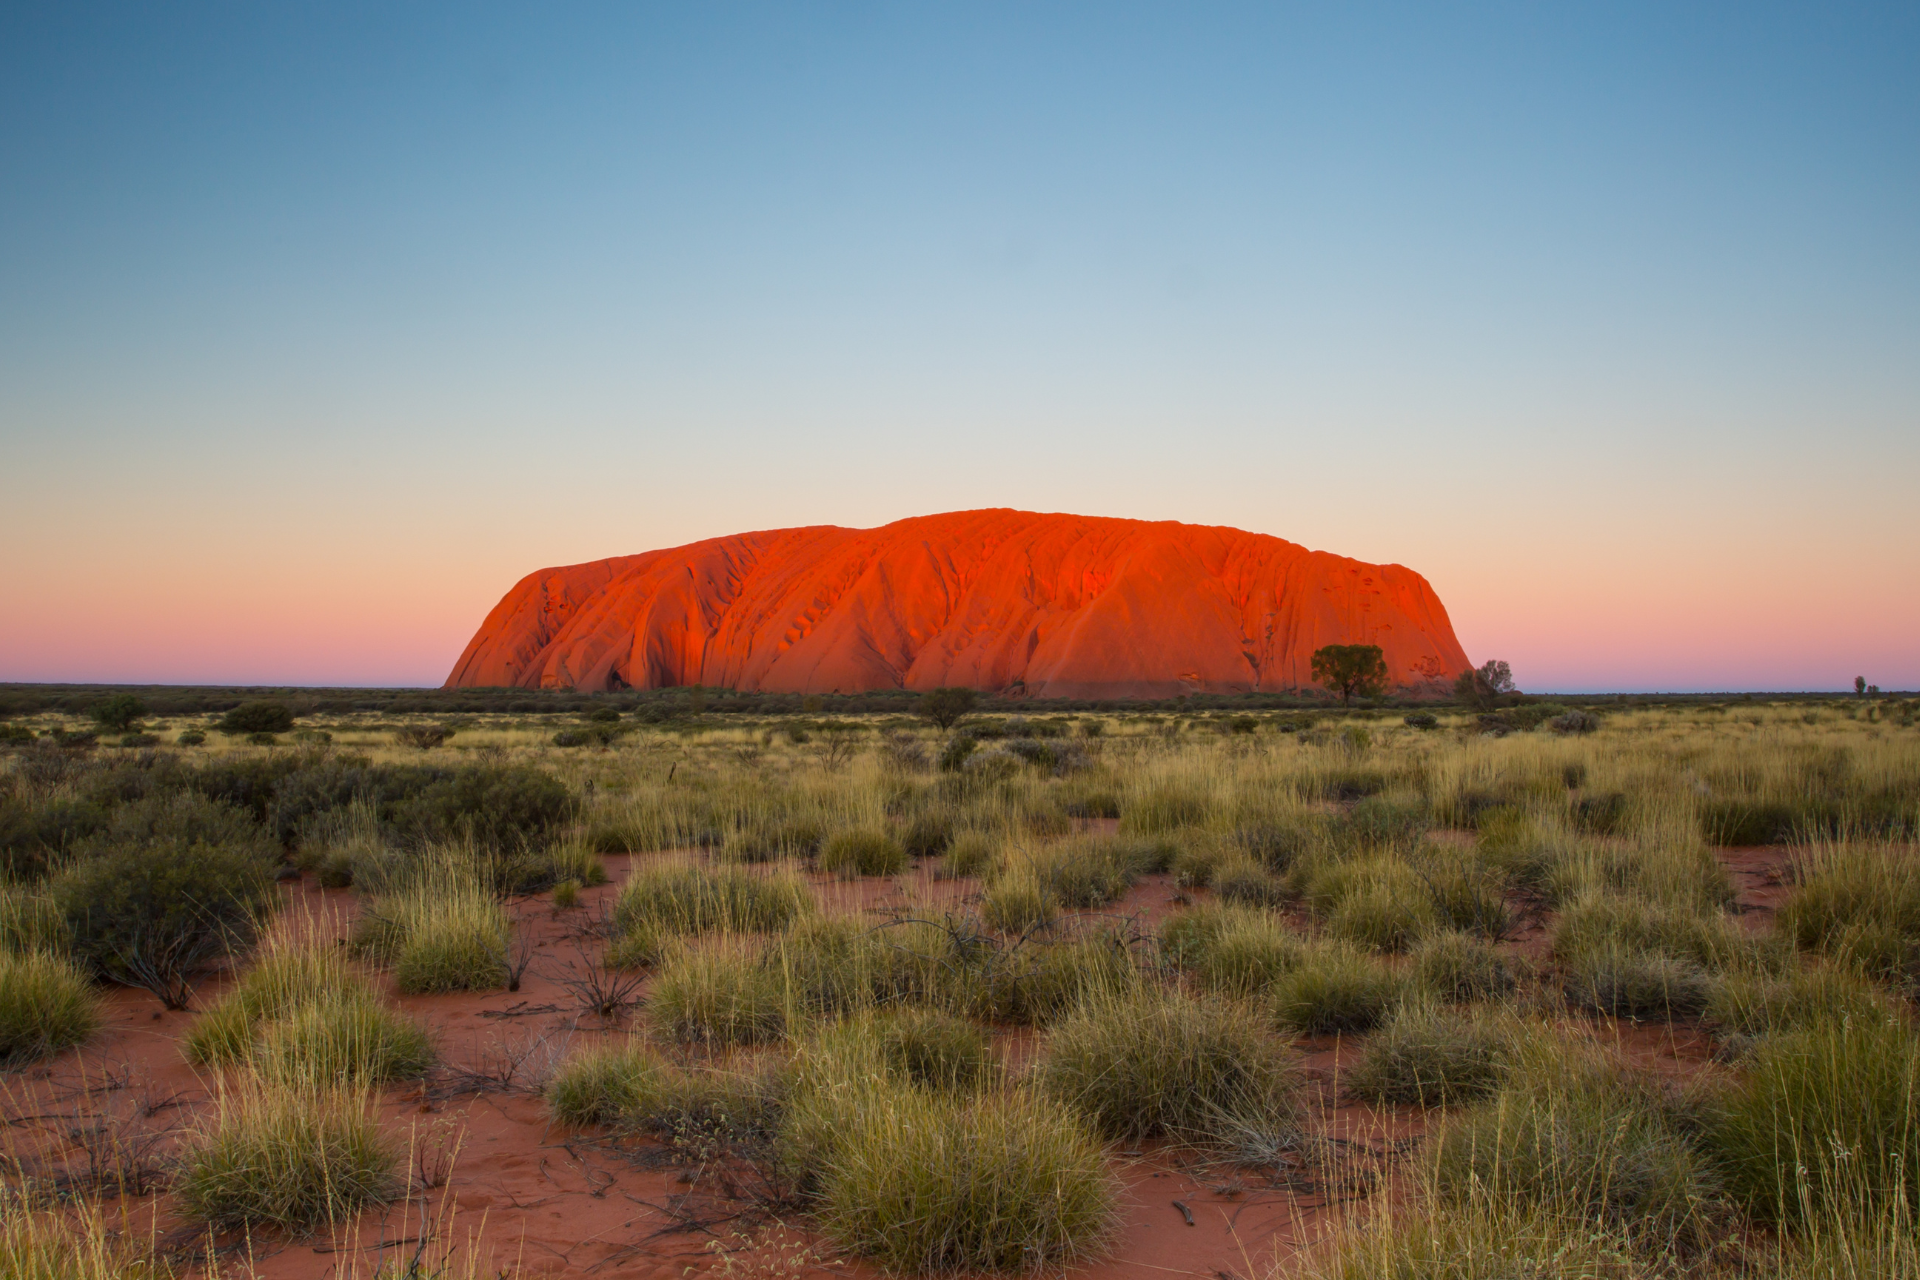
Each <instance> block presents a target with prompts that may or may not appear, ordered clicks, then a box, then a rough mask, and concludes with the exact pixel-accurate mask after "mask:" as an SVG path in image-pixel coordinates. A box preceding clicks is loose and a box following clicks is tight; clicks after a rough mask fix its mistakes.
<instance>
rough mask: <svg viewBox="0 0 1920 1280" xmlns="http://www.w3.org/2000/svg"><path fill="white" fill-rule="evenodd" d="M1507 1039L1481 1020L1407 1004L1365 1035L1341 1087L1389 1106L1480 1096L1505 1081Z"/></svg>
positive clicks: (1426, 1104) (1440, 1103) (1432, 1104)
mask: <svg viewBox="0 0 1920 1280" xmlns="http://www.w3.org/2000/svg"><path fill="white" fill-rule="evenodd" d="M1510 1039H1511V1037H1510V1036H1509V1035H1508V1034H1507V1033H1506V1032H1504V1031H1503V1030H1501V1029H1500V1028H1498V1027H1496V1026H1495V1025H1493V1024H1492V1023H1491V1022H1490V1021H1489V1020H1487V1019H1485V1018H1475V1017H1467V1016H1463V1015H1461V1014H1459V1013H1449V1012H1442V1011H1440V1010H1437V1009H1432V1008H1427V1007H1424V1006H1419V1005H1409V1006H1407V1007H1405V1008H1402V1009H1401V1010H1400V1012H1398V1013H1397V1014H1395V1015H1394V1016H1393V1017H1392V1018H1391V1019H1389V1020H1388V1021H1387V1023H1386V1024H1385V1025H1384V1026H1382V1027H1381V1028H1380V1029H1379V1030H1378V1031H1375V1032H1374V1033H1373V1034H1372V1035H1370V1036H1368V1037H1367V1042H1366V1046H1365V1048H1364V1049H1363V1050H1362V1051H1361V1054H1360V1059H1359V1061H1358V1062H1356V1063H1355V1064H1354V1065H1353V1066H1352V1067H1351V1068H1350V1069H1349V1070H1348V1071H1347V1074H1346V1078H1345V1081H1344V1083H1345V1084H1346V1087H1347V1091H1348V1092H1349V1093H1351V1094H1353V1096H1355V1097H1357V1098H1364V1099H1367V1100H1368V1101H1371V1102H1382V1103H1387V1104H1389V1105H1410V1106H1418V1107H1439V1106H1446V1105H1447V1104H1449V1103H1455V1102H1464V1101H1469V1100H1472V1099H1475V1098H1484V1097H1486V1096H1488V1095H1489V1094H1491V1093H1493V1092H1494V1091H1495V1090H1496V1089H1498V1088H1499V1087H1500V1085H1501V1083H1502V1081H1504V1080H1505V1078H1506V1074H1507V1062H1508V1051H1509V1041H1510Z"/></svg>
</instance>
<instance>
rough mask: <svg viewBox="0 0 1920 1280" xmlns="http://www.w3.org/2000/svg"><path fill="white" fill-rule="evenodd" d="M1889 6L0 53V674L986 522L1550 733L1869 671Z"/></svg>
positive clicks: (345, 649)
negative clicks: (1374, 579)
mask: <svg viewBox="0 0 1920 1280" xmlns="http://www.w3.org/2000/svg"><path fill="white" fill-rule="evenodd" d="M1915 67H1920V10H1916V9H1914V8H1912V7H1911V6H1900V7H1895V6H1879V7H1874V6H1843V5H1822V6H1812V5H1804V6H1748V7H1734V6H1719V7H1714V8H1708V7H1703V6H1653V5H1641V6H1625V5H1622V6H1611V7H1605V8H1602V7H1597V6H1595V7H1579V8H1576V7H1573V6H1556V7H1545V6H1519V5H1514V6H1476V7H1471V8H1459V9H1453V10H1450V11H1449V10H1443V9H1442V8H1440V7H1437V6H1414V5H1397V6H1340V7H1337V8H1336V7H1330V6H1329V7H1315V8H1312V9H1309V8H1304V7H1301V8H1287V7H1280V6H1261V7H1246V6H1211V7H1198V6H1171V5H1167V6H1116V5H1108V6H1000V7H996V6H988V5H971V6H964V7H962V6H948V7H939V6H878V5H860V4H832V5H820V6H811V7H802V6H752V5H730V6H724V7H722V6H708V7H696V6H672V7H667V6H657V7H647V6H621V7H594V6H585V5H579V6H552V7H538V8H536V7H518V8H511V9H510V8H504V7H489V6H482V5H462V6H428V5H412V6H371V5H369V6H349V5H339V6H325V7H320V6H315V7H308V8H294V7H262V6H245V7H242V6H231V7H219V6H195V5H184V6H169V7H164V8H161V7H151V6H131V5H128V6H90V7H87V8H85V9H57V8H48V9H45V10H44V11H41V12H37V13H35V12H27V11H25V10H24V8H16V9H13V10H9V11H7V12H5V13H4V14H0V174H4V181H3V182H0V449H3V450H4V455H3V457H4V462H5V465H4V466H3V467H0V473H3V474H0V545H5V546H6V547H7V548H9V551H10V554H9V555H7V556H6V557H4V564H0V679H8V678H12V679H83V678H85V679H180V680H223V681H225V680H244V679H257V680H299V681H311V682H353V683H359V682H373V683H388V682H404V683H432V682H437V681H438V679H439V678H441V676H442V675H444V673H445V670H446V668H447V667H448V666H449V665H451V662H452V660H453V658H454V657H455V656H456V655H457V653H458V651H459V648H460V646H461V644H462V643H464V640H465V638H466V635H467V633H468V632H469V631H470V630H471V629H472V627H473V626H474V625H476V624H477V622H478V620H479V618H480V616H481V615H482V614H484V612H485V610H486V608H487V607H488V606H489V605H490V604H491V603H492V601H493V599H495V598H496V597H497V596H498V595H499V593H500V592H501V591H503V590H504V589H505V588H506V587H507V586H508V585H509V584H510V583H511V582H512V580H513V579H515V578H517V577H518V576H519V575H520V574H522V573H524V572H526V571H528V570H530V569H533V568H536V567H538V566H540V565H543V564H552V563H564V562H570V561H577V560H582V559H590V558H595V557H598V556H603V555H611V554H618V553H624V552H631V551H637V550H644V549H646V548H649V547H655V546H665V545H673V544H676V543H680V542H686V541H691V540H693V539H696V538H701V537H707V536H712V535H715V534H720V533H727V532H732V531H735V530H739V529H746V528H766V527H777V526H783V525H790V524H802V523H837V524H848V525H867V524H876V523H881V522H884V521H887V520H891V519H896V518H899V517H902V516H907V515H914V514H924V513H926V512H930V511H938V510H948V509H955V508H962V507H974V506H989V505H993V506H1001V505H1004V506H1020V507H1029V508H1035V509H1043V510H1070V511H1080V512H1085V513H1088V514H1102V515H1122V516H1139V517H1149V518H1166V519H1181V520H1188V521H1193V522H1197V523H1214V524H1230V525H1236V526H1239V527H1243V528H1249V529H1256V530H1259V531H1261V532H1267V533H1273V534H1277V535H1279V536H1282V537H1286V538H1291V539H1293V540H1295V541H1299V542H1303V543H1306V544H1308V545H1310V546H1315V547H1321V548H1325V549H1328V550H1334V551H1339V552H1342V553H1345V554H1349V555H1354V556H1359V557H1361V558H1364V559H1370V560H1380V561H1397V562H1400V563H1404V564H1408V565H1411V566H1412V567H1414V568H1416V569H1418V570H1420V571H1421V572H1423V573H1425V574H1426V575H1427V576H1428V577H1429V578H1430V579H1431V580H1432V581H1433V582H1434V584H1435V586H1436V588H1437V589H1438V590H1439V591H1440V593H1441V596H1442V598H1443V599H1444V600H1446V602H1447V604H1448V606H1449V608H1450V609H1451V611H1452V613H1453V618H1454V622H1455V626H1456V628H1457V630H1458V631H1459V633H1460V635H1461V638H1462V640H1463V642H1464V643H1465V645H1466V647H1467V649H1468V652H1469V654H1470V655H1471V656H1473V657H1474V658H1475V659H1476V660H1478V659H1481V658H1485V657H1490V656H1499V657H1505V658H1507V659H1509V660H1510V661H1512V662H1513V664H1514V667H1515V670H1516V673H1517V674H1518V675H1519V676H1520V678H1521V683H1522V684H1523V685H1529V684H1531V685H1532V686H1533V687H1542V688H1544V687H1554V688H1567V689H1574V688H1592V689H1599V688H1819V687H1835V688H1837V687H1841V686H1844V685H1849V684H1850V683H1851V679H1852V676H1853V675H1854V674H1856V670H1859V671H1864V672H1865V673H1866V674H1868V676H1869V677H1870V678H1872V679H1874V680H1876V681H1877V682H1878V683H1880V684H1882V685H1885V686H1887V687H1894V686H1904V687H1909V688H1911V687H1915V686H1920V638H1917V637H1920V516H1916V514H1915V510H1916V504H1915V503H1914V502H1913V501H1912V498H1911V490H1912V477H1913V476H1914V475H1915V474H1920V472H1917V471H1916V464H1920V359H1917V358H1916V357H1920V248H1917V246H1916V234H1915V229H1916V228H1920V76H1916V75H1915V73H1914V68H1915Z"/></svg>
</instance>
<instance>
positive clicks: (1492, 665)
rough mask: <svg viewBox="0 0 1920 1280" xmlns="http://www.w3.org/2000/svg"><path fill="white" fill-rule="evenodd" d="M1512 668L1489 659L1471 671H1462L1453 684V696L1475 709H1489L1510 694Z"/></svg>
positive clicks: (1499, 661) (1495, 659) (1511, 689)
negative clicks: (1470, 704)
mask: <svg viewBox="0 0 1920 1280" xmlns="http://www.w3.org/2000/svg"><path fill="white" fill-rule="evenodd" d="M1513 691H1514V689H1513V668H1512V667H1509V666H1508V665H1507V664H1506V663H1505V662H1503V661H1501V660H1500V659H1498V658H1490V659H1488V660H1487V661H1485V662H1483V663H1481V664H1480V665H1479V666H1478V667H1476V668H1474V669H1473V670H1472V671H1463V672H1461V673H1460V678H1459V679H1458V680H1455V681H1454V682H1453V696H1454V697H1456V698H1458V699H1460V701H1462V702H1468V703H1472V704H1473V705H1474V706H1476V707H1490V706H1494V705H1495V704H1497V703H1498V702H1499V701H1500V699H1501V697H1502V696H1504V695H1506V694H1509V693H1512V692H1513Z"/></svg>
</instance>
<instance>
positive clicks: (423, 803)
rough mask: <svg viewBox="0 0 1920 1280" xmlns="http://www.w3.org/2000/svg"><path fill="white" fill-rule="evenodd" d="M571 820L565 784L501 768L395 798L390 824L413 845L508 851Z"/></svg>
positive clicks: (465, 771)
mask: <svg viewBox="0 0 1920 1280" xmlns="http://www.w3.org/2000/svg"><path fill="white" fill-rule="evenodd" d="M572 816H573V795H572V793H571V792H570V791H568V790H567V784H566V783H564V782H562V781H561V780H560V779H559V778H557V777H555V776H554V775H553V774H551V773H549V772H547V771H546V770H545V769H540V768H536V767H534V766H532V765H506V764H503V765H479V766H473V767H466V768H461V769H458V770H455V771H454V772H453V773H451V774H450V775H446V776H441V777H437V778H435V779H434V780H433V781H431V782H428V783H427V784H426V785H425V786H423V787H421V788H420V789H419V790H418V791H415V792H414V793H412V794H410V795H407V796H405V797H403V798H400V799H397V800H395V801H394V802H393V804H392V806H391V818H390V821H391V822H392V823H393V825H394V827H395V829H396V830H398V831H399V832H400V833H401V835H402V836H403V837H404V838H405V839H407V840H409V841H411V842H414V843H422V844H436V843H462V842H467V843H471V844H473V845H475V846H478V847H479V848H481V849H487V850H512V849H522V848H526V847H528V846H530V845H537V844H539V843H541V842H543V841H546V840H547V839H549V838H550V837H552V836H553V835H554V834H556V832H557V831H558V829H559V828H560V826H561V825H562V824H563V823H565V822H566V821H567V820H568V819H569V818H571V817H572Z"/></svg>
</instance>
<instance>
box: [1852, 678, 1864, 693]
mask: <svg viewBox="0 0 1920 1280" xmlns="http://www.w3.org/2000/svg"><path fill="white" fill-rule="evenodd" d="M1853 696H1854V697H1856V698H1864V697H1866V696H1867V678H1866V677H1865V676H1855V677H1854V678H1853Z"/></svg>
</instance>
